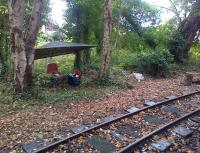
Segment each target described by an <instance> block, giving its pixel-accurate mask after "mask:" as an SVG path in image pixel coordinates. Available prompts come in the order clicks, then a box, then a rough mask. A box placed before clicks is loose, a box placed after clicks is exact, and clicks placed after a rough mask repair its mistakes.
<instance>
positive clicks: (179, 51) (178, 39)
mask: <svg viewBox="0 0 200 153" xmlns="http://www.w3.org/2000/svg"><path fill="white" fill-rule="evenodd" d="M185 43H186V42H185V39H184V36H183V33H180V32H178V31H177V32H175V33H174V34H173V35H172V37H171V39H170V40H169V42H168V48H169V51H170V53H171V54H172V55H174V58H175V60H176V61H180V62H181V61H183V60H184V55H183V49H184V48H185V46H186V45H185Z"/></svg>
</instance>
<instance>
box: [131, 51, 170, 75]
mask: <svg viewBox="0 0 200 153" xmlns="http://www.w3.org/2000/svg"><path fill="white" fill-rule="evenodd" d="M134 60H135V61H133V65H132V66H133V69H135V70H136V71H138V72H141V73H147V74H150V75H152V76H156V77H166V76H168V75H169V74H170V71H169V70H170V66H171V64H172V62H173V56H172V55H171V54H170V53H168V52H156V51H154V52H145V53H138V54H137V55H136V58H134Z"/></svg>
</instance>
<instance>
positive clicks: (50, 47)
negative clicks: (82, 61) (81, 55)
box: [35, 41, 96, 60]
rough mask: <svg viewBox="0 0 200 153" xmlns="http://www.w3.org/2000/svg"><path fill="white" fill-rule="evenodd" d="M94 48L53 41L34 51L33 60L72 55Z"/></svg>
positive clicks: (92, 46)
mask: <svg viewBox="0 0 200 153" xmlns="http://www.w3.org/2000/svg"><path fill="white" fill-rule="evenodd" d="M94 47H96V46H95V45H88V44H81V43H71V42H64V41H53V42H50V43H48V44H46V45H43V46H41V47H39V48H36V49H35V60H37V59H42V58H48V57H54V56H59V55H66V54H72V53H73V54H76V53H78V52H80V51H84V50H87V49H90V48H94Z"/></svg>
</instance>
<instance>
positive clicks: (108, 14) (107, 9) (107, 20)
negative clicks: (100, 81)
mask: <svg viewBox="0 0 200 153" xmlns="http://www.w3.org/2000/svg"><path fill="white" fill-rule="evenodd" d="M111 19H112V9H111V0H104V38H103V60H102V65H101V70H100V78H101V77H103V76H106V75H107V74H108V72H109V60H110V53H111V50H110V33H111Z"/></svg>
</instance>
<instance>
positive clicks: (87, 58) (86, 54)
mask: <svg viewBox="0 0 200 153" xmlns="http://www.w3.org/2000/svg"><path fill="white" fill-rule="evenodd" d="M83 41H84V43H86V44H88V43H89V26H85V28H84V40H83ZM89 63H90V49H85V50H84V52H83V64H85V65H87V64H89Z"/></svg>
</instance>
